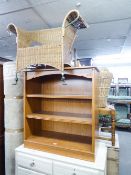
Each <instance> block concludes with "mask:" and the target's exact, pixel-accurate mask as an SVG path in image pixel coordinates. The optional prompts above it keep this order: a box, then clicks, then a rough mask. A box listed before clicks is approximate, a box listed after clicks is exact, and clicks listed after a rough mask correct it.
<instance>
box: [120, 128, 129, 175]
mask: <svg viewBox="0 0 131 175" xmlns="http://www.w3.org/2000/svg"><path fill="white" fill-rule="evenodd" d="M117 133H118V136H119V143H120V171H119V175H131V131H126V130H121V131H117Z"/></svg>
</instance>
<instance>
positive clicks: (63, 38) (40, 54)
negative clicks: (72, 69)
mask: <svg viewBox="0 0 131 175" xmlns="http://www.w3.org/2000/svg"><path fill="white" fill-rule="evenodd" d="M86 27H87V25H86V24H85V23H84V21H83V19H82V17H81V16H80V15H79V12H78V11H77V10H72V11H70V12H69V13H68V14H67V15H66V16H65V18H64V21H63V24H62V27H59V28H52V29H44V30H39V31H38V30H37V31H25V30H22V29H20V28H18V27H16V26H15V25H14V24H9V25H8V30H9V31H10V32H12V33H14V34H16V36H17V71H20V70H23V69H25V68H27V67H28V66H30V65H37V64H44V65H49V66H52V67H55V68H57V69H59V70H61V71H63V70H64V64H70V62H71V58H72V56H71V49H72V45H73V43H74V40H75V37H76V32H77V29H83V28H86Z"/></svg>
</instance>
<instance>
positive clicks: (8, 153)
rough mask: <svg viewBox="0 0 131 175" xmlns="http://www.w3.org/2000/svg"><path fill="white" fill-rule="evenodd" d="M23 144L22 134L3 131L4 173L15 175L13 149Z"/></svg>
mask: <svg viewBox="0 0 131 175" xmlns="http://www.w3.org/2000/svg"><path fill="white" fill-rule="evenodd" d="M22 143H23V132H6V131H5V167H6V168H5V171H6V175H15V148H16V147H18V146H19V145H21V144H22Z"/></svg>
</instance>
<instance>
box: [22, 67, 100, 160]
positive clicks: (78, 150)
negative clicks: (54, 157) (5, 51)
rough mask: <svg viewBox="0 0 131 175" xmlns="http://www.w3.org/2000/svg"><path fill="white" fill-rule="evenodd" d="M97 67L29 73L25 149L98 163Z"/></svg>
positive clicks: (25, 106)
mask: <svg viewBox="0 0 131 175" xmlns="http://www.w3.org/2000/svg"><path fill="white" fill-rule="evenodd" d="M98 72H99V71H98V69H97V68H95V67H83V68H65V72H64V73H65V78H66V79H65V83H63V82H62V81H61V72H60V71H58V70H53V69H44V70H39V71H37V72H26V73H25V92H24V118H25V120H24V121H25V122H24V125H25V127H24V128H25V131H24V133H25V135H24V146H25V147H28V148H33V149H37V150H43V151H47V152H51V153H55V154H60V155H64V156H69V157H74V158H79V159H83V160H90V161H94V160H95V131H96V124H97V120H96V98H97V92H96V81H97V75H98Z"/></svg>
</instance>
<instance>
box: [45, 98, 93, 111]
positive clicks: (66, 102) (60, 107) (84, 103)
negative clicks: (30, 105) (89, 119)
mask: <svg viewBox="0 0 131 175" xmlns="http://www.w3.org/2000/svg"><path fill="white" fill-rule="evenodd" d="M42 111H51V112H65V113H78V114H91V100H76V99H43V100H42Z"/></svg>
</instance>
